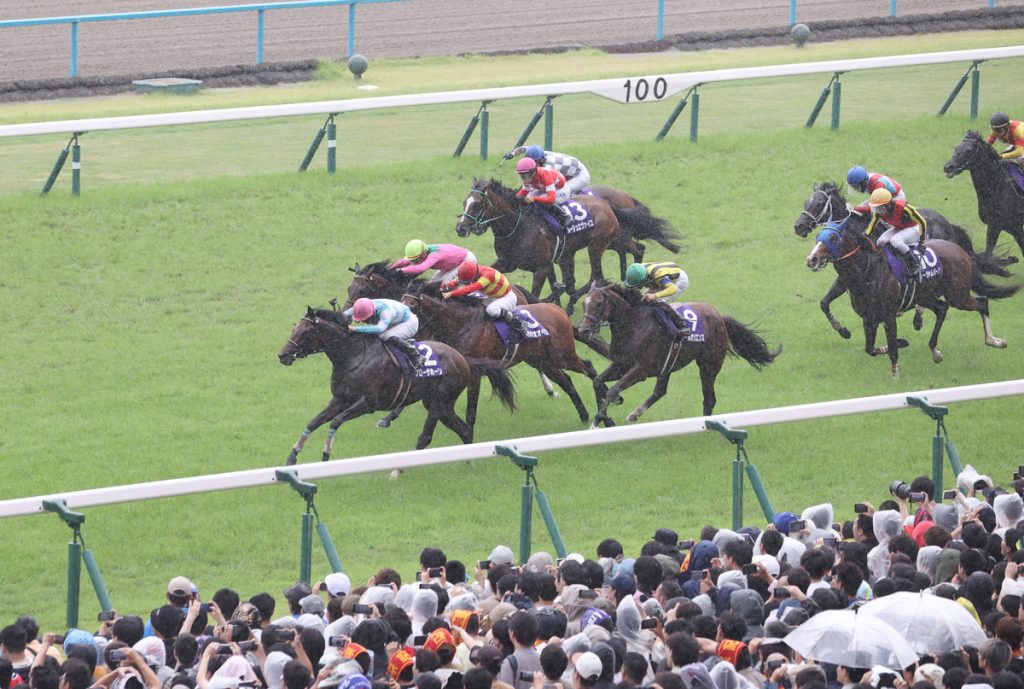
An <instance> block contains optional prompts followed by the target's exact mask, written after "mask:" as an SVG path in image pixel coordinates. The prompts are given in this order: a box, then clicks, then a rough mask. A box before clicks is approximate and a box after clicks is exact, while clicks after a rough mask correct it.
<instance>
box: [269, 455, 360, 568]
mask: <svg viewBox="0 0 1024 689" xmlns="http://www.w3.org/2000/svg"><path fill="white" fill-rule="evenodd" d="M274 475H275V476H276V477H277V480H278V481H281V482H282V483H287V484H288V485H289V486H291V487H292V490H294V491H295V492H296V493H298V494H299V495H301V496H302V499H303V500H305V501H306V511H305V512H304V513H303V514H302V527H301V532H300V536H301V538H300V545H299V548H300V550H299V581H305V582H307V583H311V582H312V579H311V578H310V577H311V572H312V568H313V564H312V563H313V522H314V521H316V533H317V536H318V537H319V538H320V545H322V546H323V549H324V553H325V554H326V555H327V561H328V562H329V563H330V564H331V571H334V572H344V571H345V570H344V569H343V568H342V566H341V558H339V557H338V551H337V550H336V549H335V548H334V542H333V541H332V540H331V534H330V532H329V531H328V530H327V524H325V523H324V522H322V521H320V514H319V513H318V512H317V511H316V505H314V504H313V498H314V496H315V495H316V490H317V487H316V484H313V483H308V482H306V481H301V480H299V475H298V473H297V472H296V471H295V470H294V469H277V470H276V471H275V472H274Z"/></svg>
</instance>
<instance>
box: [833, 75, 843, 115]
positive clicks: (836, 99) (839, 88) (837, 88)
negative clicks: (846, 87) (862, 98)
mask: <svg viewBox="0 0 1024 689" xmlns="http://www.w3.org/2000/svg"><path fill="white" fill-rule="evenodd" d="M840 74H841V72H836V75H835V84H834V85H833V86H832V129H839V107H840V104H841V103H842V100H843V83H842V82H841V81H839V75H840Z"/></svg>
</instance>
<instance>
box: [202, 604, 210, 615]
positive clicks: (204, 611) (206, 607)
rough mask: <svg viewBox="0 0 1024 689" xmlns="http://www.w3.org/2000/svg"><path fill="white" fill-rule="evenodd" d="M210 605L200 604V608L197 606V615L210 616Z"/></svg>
mask: <svg viewBox="0 0 1024 689" xmlns="http://www.w3.org/2000/svg"><path fill="white" fill-rule="evenodd" d="M210 605H211V604H210V603H202V604H200V606H199V613H200V614H201V615H209V614H210Z"/></svg>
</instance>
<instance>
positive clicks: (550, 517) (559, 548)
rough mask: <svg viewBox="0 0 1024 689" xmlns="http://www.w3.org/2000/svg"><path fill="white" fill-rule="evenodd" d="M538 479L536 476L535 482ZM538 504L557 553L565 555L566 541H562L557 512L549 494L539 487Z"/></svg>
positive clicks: (561, 555) (559, 555)
mask: <svg viewBox="0 0 1024 689" xmlns="http://www.w3.org/2000/svg"><path fill="white" fill-rule="evenodd" d="M536 481H537V479H536V477H534V483H536ZM537 506H538V507H540V514H541V516H542V517H544V526H546V527H547V529H548V535H549V536H550V537H551V543H552V544H553V545H554V546H555V553H557V554H558V557H565V556H566V554H567V553H566V550H565V543H563V542H562V534H561V533H560V532H559V531H558V524H556V523H555V513H554V512H552V511H551V504H550V503H548V496H546V495H544V491H542V490H541V489H540V488H537Z"/></svg>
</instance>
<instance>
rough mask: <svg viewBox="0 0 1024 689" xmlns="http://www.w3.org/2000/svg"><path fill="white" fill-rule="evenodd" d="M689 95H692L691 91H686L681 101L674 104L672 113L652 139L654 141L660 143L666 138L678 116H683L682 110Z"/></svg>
mask: <svg viewBox="0 0 1024 689" xmlns="http://www.w3.org/2000/svg"><path fill="white" fill-rule="evenodd" d="M691 93H693V89H690V90H689V91H687V92H686V95H685V96H683V98H682V100H680V101H679V102H678V103H676V107H675V108H673V110H672V113H671V114H670V115H669V116H668V119H667V120H665V124H663V125H661V131H659V132H658V135H657V136H655V137H654V140H655V141H662V140H663V139H664V138H665V137H666V136H668V132H669V130H670V129H672V125H674V124H675V123H676V120H677V119H679V116H680V115H681V114H683V109H684V108H685V107H686V103H687V102H688V101H689V99H690V94H691Z"/></svg>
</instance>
